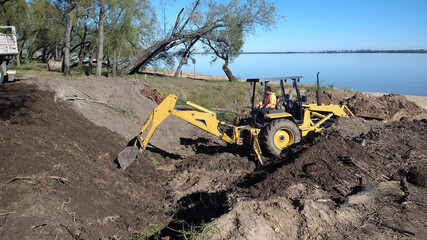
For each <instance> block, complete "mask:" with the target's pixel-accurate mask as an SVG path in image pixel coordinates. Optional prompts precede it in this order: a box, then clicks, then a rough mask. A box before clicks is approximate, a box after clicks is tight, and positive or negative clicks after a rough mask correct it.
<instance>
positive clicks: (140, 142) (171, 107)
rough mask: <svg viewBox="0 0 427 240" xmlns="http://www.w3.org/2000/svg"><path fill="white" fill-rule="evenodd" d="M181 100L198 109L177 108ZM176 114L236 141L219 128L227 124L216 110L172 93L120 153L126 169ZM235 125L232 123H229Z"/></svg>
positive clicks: (219, 135)
mask: <svg viewBox="0 0 427 240" xmlns="http://www.w3.org/2000/svg"><path fill="white" fill-rule="evenodd" d="M177 100H179V101H181V102H183V103H185V104H187V105H188V106H190V107H192V108H194V109H196V110H189V111H179V110H176V109H175V106H176V101H177ZM169 115H174V116H176V117H178V118H181V119H183V120H184V121H186V122H189V123H191V124H193V125H194V126H196V127H199V128H201V129H203V130H205V131H207V132H209V133H212V134H213V135H215V136H217V137H219V138H221V139H222V140H224V141H226V142H228V143H234V142H235V140H234V139H232V138H230V137H229V136H228V135H226V134H224V133H223V132H221V131H220V129H219V128H218V125H219V124H221V125H227V124H226V123H224V122H221V121H219V120H218V119H217V117H216V114H215V112H213V111H211V110H209V109H206V108H204V107H202V106H199V105H197V104H194V103H192V102H190V101H184V100H181V99H178V98H177V97H176V96H175V95H173V94H171V95H169V96H167V97H166V98H165V99H164V100H163V101H162V102H161V103H160V104H159V105H158V106H157V107H156V108H155V109H154V111H153V112H152V113H151V114H150V117H149V118H148V119H147V121H146V122H145V123H144V125H143V126H142V127H141V131H140V133H139V134H138V136H137V137H136V138H135V141H134V142H133V143H132V144H131V145H132V146H129V147H126V148H125V149H124V150H123V151H122V152H120V153H119V156H118V161H119V164H120V167H121V168H123V169H125V168H126V167H128V166H129V165H130V164H131V163H132V162H133V161H134V160H135V158H136V157H137V156H138V154H139V152H140V151H142V150H143V149H145V148H146V146H147V144H148V142H149V141H150V138H151V137H152V135H153V133H154V131H155V130H156V128H157V127H158V126H159V125H160V124H161V123H162V122H163V121H164V120H165V119H166V118H167V117H168V116H169ZM227 126H229V127H233V126H231V125H227Z"/></svg>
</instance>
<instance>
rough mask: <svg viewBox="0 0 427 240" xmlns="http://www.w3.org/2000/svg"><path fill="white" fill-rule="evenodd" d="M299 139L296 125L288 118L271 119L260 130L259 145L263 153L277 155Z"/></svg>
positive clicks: (299, 135)
mask: <svg viewBox="0 0 427 240" xmlns="http://www.w3.org/2000/svg"><path fill="white" fill-rule="evenodd" d="M299 141H301V133H300V130H299V128H298V126H297V125H296V124H295V123H294V122H292V121H291V120H289V119H278V120H273V121H272V122H271V123H270V124H269V125H267V126H266V127H265V128H264V129H263V130H262V132H261V146H262V147H263V150H264V151H265V153H267V154H269V155H273V156H278V155H280V153H282V151H283V150H285V149H286V148H288V147H289V146H291V145H292V144H295V143H298V142H299Z"/></svg>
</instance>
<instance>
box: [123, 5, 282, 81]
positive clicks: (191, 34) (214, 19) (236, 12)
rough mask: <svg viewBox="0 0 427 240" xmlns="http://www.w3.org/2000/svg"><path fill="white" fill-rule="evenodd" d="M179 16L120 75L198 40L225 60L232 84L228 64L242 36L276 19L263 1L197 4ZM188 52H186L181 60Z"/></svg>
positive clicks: (135, 69)
mask: <svg viewBox="0 0 427 240" xmlns="http://www.w3.org/2000/svg"><path fill="white" fill-rule="evenodd" d="M183 12H184V9H182V10H181V12H180V13H179V14H178V17H177V19H176V21H175V24H174V26H173V28H172V30H171V33H170V35H168V36H167V37H165V38H163V39H162V40H159V41H157V42H155V43H154V44H152V45H151V46H149V47H148V48H146V49H144V50H143V51H142V52H140V54H138V55H137V56H136V57H135V58H134V59H133V60H132V61H131V62H130V63H129V64H128V65H127V66H126V67H125V68H124V69H123V70H122V72H121V74H122V75H125V74H129V73H135V72H137V71H138V70H139V69H140V68H141V67H144V66H145V65H146V64H148V63H149V62H150V61H151V60H152V59H154V58H155V57H156V56H158V55H159V54H160V53H162V52H165V51H167V50H169V49H171V48H173V47H176V46H178V45H180V44H184V43H187V44H189V45H190V44H191V42H192V41H195V40H196V39H200V41H202V42H204V43H205V44H207V45H208V46H209V45H210V46H209V47H210V48H211V49H212V50H213V49H215V51H214V52H215V53H218V55H216V56H217V57H220V58H222V59H224V60H226V61H225V64H224V66H223V69H224V71H226V74H227V76H229V79H230V80H232V79H234V76H232V74H231V71H230V70H229V69H228V64H229V62H230V61H232V60H233V59H234V58H235V57H237V56H238V54H239V53H240V52H241V49H242V46H243V43H244V37H245V35H247V34H253V33H254V32H255V29H256V27H259V26H262V27H264V28H266V29H269V27H270V26H273V25H274V24H275V23H276V21H277V20H278V19H279V17H280V16H279V15H278V14H277V12H276V10H275V7H274V4H272V3H267V2H266V1H264V0H259V1H257V0H247V1H240V0H230V1H228V2H226V3H218V2H217V1H213V0H209V1H203V2H201V1H200V0H197V1H195V2H194V3H193V4H192V7H191V8H190V10H189V11H187V12H186V14H183ZM236 34H237V35H236ZM197 41H198V40H197ZM189 45H188V46H189ZM190 49H191V48H189V49H186V50H188V52H187V54H186V56H184V59H185V57H188V53H189V52H190ZM184 53H185V52H184Z"/></svg>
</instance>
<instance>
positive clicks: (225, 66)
mask: <svg viewBox="0 0 427 240" xmlns="http://www.w3.org/2000/svg"><path fill="white" fill-rule="evenodd" d="M228 63H229V62H228V59H227V60H225V63H224V65H222V70H223V71H224V73H225V75H226V76H227V77H228V81H230V82H231V81H234V80H236V77H234V75H233V73H232V72H231V70H230V69H229V68H228Z"/></svg>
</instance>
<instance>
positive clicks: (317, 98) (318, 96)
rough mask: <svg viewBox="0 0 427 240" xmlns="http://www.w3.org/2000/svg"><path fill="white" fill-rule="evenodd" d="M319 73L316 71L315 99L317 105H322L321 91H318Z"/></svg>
mask: <svg viewBox="0 0 427 240" xmlns="http://www.w3.org/2000/svg"><path fill="white" fill-rule="evenodd" d="M319 73H320V72H317V91H316V100H317V106H322V93H321V92H320V84H319Z"/></svg>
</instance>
